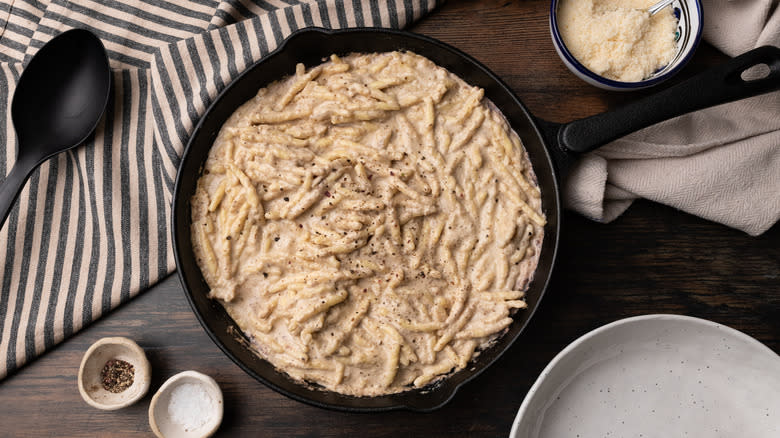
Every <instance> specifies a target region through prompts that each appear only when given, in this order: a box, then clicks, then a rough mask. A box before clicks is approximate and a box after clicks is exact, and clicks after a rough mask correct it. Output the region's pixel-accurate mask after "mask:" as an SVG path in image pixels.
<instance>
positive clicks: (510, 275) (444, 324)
mask: <svg viewBox="0 0 780 438" xmlns="http://www.w3.org/2000/svg"><path fill="white" fill-rule="evenodd" d="M544 224H545V216H544V214H543V213H542V207H541V200H540V192H539V188H538V186H537V184H536V177H535V175H534V172H533V169H532V168H531V165H530V162H529V161H528V158H527V155H526V152H525V151H524V149H523V147H522V145H521V143H520V139H519V138H518V136H517V135H516V134H515V133H514V132H513V131H512V130H511V128H510V127H509V126H508V125H507V123H506V121H505V119H504V118H503V116H502V115H501V114H500V113H499V112H498V111H497V110H496V109H495V108H494V107H493V106H492V105H491V104H490V103H489V102H488V101H487V99H485V98H484V97H483V90H482V89H479V88H476V87H472V86H469V85H468V84H466V83H465V82H464V81H463V80H461V79H460V78H458V77H457V76H455V75H453V74H451V73H450V72H448V71H447V70H445V69H443V68H441V67H438V66H436V65H435V64H434V63H433V62H431V61H430V60H428V59H426V58H424V57H421V56H419V55H416V54H413V53H409V52H403V53H402V52H390V53H378V54H353V55H349V56H347V57H344V58H339V57H337V56H335V55H334V56H332V57H331V58H330V60H329V61H328V62H325V63H323V64H321V65H318V66H316V67H313V68H310V69H306V68H305V67H304V66H303V65H301V64H299V65H298V67H297V69H296V72H295V74H294V75H292V76H290V77H288V78H286V79H284V80H281V81H279V82H275V83H273V84H271V85H269V86H268V87H266V88H263V89H261V90H260V91H259V92H258V94H257V96H256V97H255V98H254V99H252V100H250V101H249V102H247V103H245V104H244V105H243V106H241V107H240V108H239V109H238V110H236V112H235V113H234V114H233V115H232V116H231V117H230V119H229V120H228V121H227V122H226V123H225V125H224V126H223V128H222V130H221V131H220V133H219V135H218V137H217V139H216V141H215V143H214V146H213V147H212V149H211V151H210V153H209V157H208V160H207V162H206V164H205V166H204V169H203V174H202V176H201V178H200V180H199V182H198V187H197V190H196V193H195V195H194V196H193V198H192V230H191V234H192V242H193V248H194V250H195V255H196V258H197V261H198V264H199V266H200V268H201V271H202V273H203V276H204V278H205V279H206V281H207V283H208V284H209V287H210V289H211V291H210V296H211V297H212V298H214V299H217V300H219V302H220V303H221V304H222V305H223V306H224V307H225V309H226V310H227V312H228V313H229V314H230V315H231V317H232V318H233V319H234V320H235V321H236V323H237V324H238V326H239V327H240V328H241V329H242V330H243V331H244V333H245V334H246V335H247V336H248V337H249V338H250V339H251V340H252V342H253V344H254V346H255V347H256V349H257V351H258V353H259V354H260V355H261V356H262V357H263V358H265V359H266V360H268V361H270V362H271V363H272V364H273V365H274V366H275V367H277V368H278V369H279V370H282V371H284V372H285V373H287V374H288V375H290V376H291V377H292V378H294V379H296V380H299V381H304V382H308V383H312V384H316V385H319V386H322V387H324V388H327V389H329V390H332V391H336V392H339V393H344V394H350V395H356V396H375V395H380V394H388V393H395V392H400V391H404V390H407V389H410V388H415V387H422V386H424V385H426V384H429V383H431V382H433V381H435V380H437V379H440V378H443V377H445V376H447V375H448V374H450V373H452V372H454V371H457V370H460V369H463V368H465V367H466V366H467V364H468V362H469V360H470V359H471V358H472V357H473V356H474V355H475V354H478V352H479V351H480V350H481V349H483V348H485V347H486V346H488V345H489V344H490V343H491V342H493V341H494V340H495V339H496V338H497V337H498V336H500V334H501V333H502V332H504V331H505V329H506V328H507V327H508V326H509V325H510V324H511V323H512V315H513V313H514V312H515V311H516V309H522V308H524V307H525V306H526V304H525V301H524V291H525V290H526V289H527V287H528V284H529V282H530V281H531V278H532V276H533V272H534V269H535V267H536V264H537V260H538V254H539V249H540V246H541V242H542V238H543V227H544Z"/></svg>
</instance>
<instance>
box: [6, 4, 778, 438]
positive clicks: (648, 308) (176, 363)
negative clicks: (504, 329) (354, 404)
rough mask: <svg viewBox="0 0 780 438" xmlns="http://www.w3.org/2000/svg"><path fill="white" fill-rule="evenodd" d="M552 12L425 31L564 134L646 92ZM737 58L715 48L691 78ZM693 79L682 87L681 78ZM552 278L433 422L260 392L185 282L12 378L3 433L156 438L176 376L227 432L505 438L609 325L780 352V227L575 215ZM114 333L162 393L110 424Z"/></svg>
mask: <svg viewBox="0 0 780 438" xmlns="http://www.w3.org/2000/svg"><path fill="white" fill-rule="evenodd" d="M548 8H549V0H523V1H507V0H504V1H491V0H481V1H452V0H451V1H450V2H449V3H447V4H445V5H444V6H442V7H440V8H439V9H438V10H436V11H435V12H434V13H433V14H431V15H430V16H428V17H427V18H425V19H424V20H422V21H421V22H420V23H418V24H417V25H416V26H415V27H414V28H413V29H412V30H414V31H416V32H419V33H423V34H426V35H429V36H432V37H435V38H438V39H441V40H443V41H445V42H448V43H450V44H452V45H454V46H456V47H458V48H460V49H462V50H464V51H465V52H467V53H469V54H471V55H473V56H475V57H476V58H478V59H479V60H480V61H482V62H483V63H484V64H486V65H487V66H488V67H489V68H491V69H492V70H493V71H494V72H495V73H497V74H498V75H499V76H500V77H502V78H503V79H504V80H505V81H506V82H507V83H508V84H509V85H510V86H511V87H512V88H513V89H514V90H515V92H516V93H517V94H518V96H519V97H520V99H521V100H522V101H524V103H525V104H526V105H527V106H528V108H529V109H530V111H531V112H532V113H533V114H535V115H537V116H539V117H542V118H545V119H548V120H551V121H557V122H566V121H570V120H573V119H576V118H580V117H585V116H588V115H591V114H595V113H598V112H601V111H604V110H606V109H608V108H610V107H614V106H615V105H618V104H620V102H624V101H629V100H632V99H636V98H637V97H638V96H640V95H641V94H642V93H639V94H636V93H635V94H616V93H609V92H605V91H601V90H598V89H595V88H593V87H590V86H588V85H586V84H584V83H583V82H581V81H580V80H579V79H576V78H575V77H574V76H573V75H572V74H571V73H569V71H568V70H566V68H565V67H564V66H563V64H562V63H561V61H560V60H559V58H558V56H557V55H556V54H555V51H554V49H553V46H552V43H551V42H550V37H549V33H548V28H547V13H548ZM723 59H725V58H724V57H723V55H721V54H719V53H718V52H717V51H716V50H715V49H713V48H711V47H709V46H707V45H703V46H701V47H700V48H699V50H698V51H697V54H696V55H695V57H694V58H693V60H692V62H691V64H690V65H689V66H688V68H686V69H685V71H684V72H683V73H681V75H680V77H681V78H682V77H686V76H690V75H691V74H692V73H694V72H696V71H699V70H701V69H702V68H704V67H706V66H708V65H711V64H713V63H715V62H718V61H721V60H723ZM679 79H680V78H677V79H676V80H673V82H676V81H679ZM563 224H564V232H563V234H562V240H561V242H562V243H561V247H560V255H559V258H558V264H557V266H556V270H555V273H554V279H553V281H552V283H551V285H550V287H549V289H548V292H547V295H546V296H545V299H544V301H543V302H542V303H541V306H540V308H539V311H538V312H537V314H536V316H535V317H534V318H533V319H532V321H531V323H530V325H529V326H528V328H527V330H526V331H525V332H524V333H523V334H522V335H521V336H520V338H519V339H518V340H517V342H516V343H515V345H514V346H513V347H512V348H511V349H510V350H509V351H508V352H507V353H506V354H505V355H504V356H503V357H502V358H501V359H500V360H499V361H498V362H497V363H495V364H494V365H493V366H492V367H491V368H489V369H488V370H487V371H486V372H485V373H483V374H482V375H481V376H480V377H479V378H478V379H476V380H475V381H473V382H471V383H469V384H467V385H466V386H465V387H463V388H462V389H461V391H460V392H459V393H458V394H457V395H456V396H455V398H454V399H453V400H452V401H451V402H450V403H449V404H448V405H446V406H445V407H443V408H442V409H440V410H437V411H434V412H432V413H426V414H422V413H412V412H390V413H380V414H351V413H341V412H333V411H328V410H323V409H320V408H315V407H311V406H308V405H305V404H302V403H299V402H296V401H293V400H290V399H288V398H286V397H284V396H282V395H280V394H277V393H276V392H274V391H272V390H270V389H268V388H266V387H265V386H263V385H262V384H260V383H258V382H256V381H254V380H253V379H252V378H250V377H249V376H248V375H246V374H245V373H244V372H243V371H241V369H240V368H239V367H238V366H236V365H235V364H234V363H233V362H231V361H230V360H229V359H228V358H227V357H226V356H224V355H223V354H222V352H221V351H220V350H219V349H218V348H217V347H216V345H214V344H213V343H212V341H211V340H210V339H209V338H208V336H207V335H206V333H205V332H204V330H203V329H202V328H201V327H200V325H199V324H198V322H197V320H196V319H195V316H194V314H193V313H192V311H191V310H190V307H189V305H188V303H187V302H186V300H185V297H184V293H183V292H182V290H181V287H180V285H179V282H178V278H177V277H176V276H175V275H172V276H170V277H168V278H167V279H166V280H164V281H163V282H161V283H160V284H158V285H157V286H156V287H153V288H152V289H150V290H148V291H146V292H144V293H142V294H141V295H140V296H139V297H137V298H136V299H134V300H132V301H131V302H130V303H128V304H126V305H124V306H122V307H121V308H120V309H118V310H116V311H114V312H113V313H111V314H109V315H108V316H106V317H104V318H103V319H102V320H100V321H98V322H96V323H94V324H92V325H91V326H90V327H88V328H87V329H85V330H83V331H82V332H80V333H78V334H77V335H76V336H74V337H72V338H71V339H69V340H67V341H66V342H64V343H62V344H61V345H60V346H58V347H56V348H55V349H54V350H52V351H51V352H49V353H47V354H45V355H44V356H43V357H41V358H39V359H38V360H36V361H34V362H33V363H32V364H30V365H28V366H26V367H24V368H22V369H21V370H20V371H18V372H17V373H15V374H14V375H12V376H10V377H9V378H7V379H5V380H4V381H3V382H0V425H2V426H0V436H16V437H22V436H36V437H37V436H56V437H66V436H74V437H76V436H77V437H82V436H150V435H151V429H150V427H149V424H148V419H147V409H148V406H149V401H150V399H151V395H152V394H153V393H154V391H155V390H156V389H157V388H159V386H160V385H161V383H162V382H163V381H164V380H165V379H167V378H168V377H170V376H172V375H173V374H175V373H177V372H179V371H183V370H188V369H194V370H198V371H201V372H204V373H206V374H209V375H211V376H213V377H214V378H215V379H216V380H217V382H219V384H220V385H221V387H222V390H223V392H224V396H225V409H226V411H225V418H224V421H223V423H222V427H221V428H220V430H219V432H218V433H217V436H224V437H234V436H269V437H277V436H279V437H286V436H305V437H319V436H322V437H337V436H350V437H352V436H356V437H363V436H371V437H373V436H377V437H379V436H408V437H422V436H424V437H437V436H448V437H449V436H470V437H482V436H484V437H498V436H507V435H508V433H509V430H510V428H511V425H512V421H513V419H514V416H515V413H516V411H517V409H518V407H519V406H520V403H521V402H522V401H523V398H524V396H525V394H526V392H527V391H528V389H529V388H530V386H531V385H532V384H533V382H534V380H535V379H536V377H537V376H538V375H539V372H540V371H541V370H542V369H543V368H544V366H545V365H546V364H547V363H548V362H549V360H550V359H552V358H553V356H555V354H557V353H558V352H559V351H560V350H561V349H563V348H564V347H565V346H566V345H567V344H568V343H569V342H571V341H573V340H574V339H576V338H577V337H579V336H581V335H583V334H585V333H586V332H588V331H590V330H592V329H594V328H596V327H598V326H600V325H603V324H605V323H608V322H611V321H614V320H617V319H621V318H625V317H629V316H635V315H642V314H651V313H675V314H685V315H691V316H696V317H701V318H707V319H711V320H714V321H717V322H719V323H722V324H726V325H728V326H731V327H733V328H736V329H738V330H741V331H743V332H745V333H747V334H748V335H750V336H753V337H755V338H757V339H758V340H759V341H761V342H764V343H765V344H766V345H768V346H769V347H770V348H771V349H772V350H774V351H775V352H779V351H780V286H779V284H780V281H779V280H778V274H779V273H780V227H778V226H775V227H774V228H772V229H771V230H769V231H768V232H767V233H765V234H764V235H762V236H760V237H758V238H753V237H749V236H748V235H746V234H744V233H742V232H739V231H736V230H732V229H729V228H726V227H724V226H722V225H718V224H715V223H711V222H707V221H705V220H702V219H699V218H696V217H693V216H690V215H687V214H685V213H682V212H679V211H676V210H674V209H671V208H668V207H664V206H661V205H658V204H653V203H650V202H646V201H640V202H637V203H635V204H634V205H633V206H632V207H631V208H630V209H629V210H628V212H627V213H626V214H625V215H623V216H622V217H620V218H619V219H618V220H616V221H615V222H613V223H611V224H607V225H604V224H597V223H593V222H591V221H588V220H586V219H584V218H583V217H581V216H578V215H576V214H573V213H566V214H565V215H564V217H563ZM104 336H127V337H130V338H132V339H135V340H136V341H137V342H138V343H139V344H140V345H141V346H142V347H143V348H144V349H145V350H146V352H147V354H148V356H149V359H150V361H151V363H152V366H153V367H154V372H153V381H152V388H151V390H150V392H149V394H148V395H147V396H146V397H145V398H144V399H143V400H141V401H140V402H138V403H137V404H135V405H133V406H131V407H129V408H126V409H123V410H121V411H116V412H103V411H99V410H97V409H94V408H92V407H89V406H88V405H87V404H86V403H84V401H82V400H81V398H80V396H79V394H78V391H77V388H76V373H77V371H78V367H79V362H80V360H81V357H82V354H83V353H84V351H86V349H87V348H88V347H89V345H90V344H91V343H93V342H94V341H96V340H97V339H99V338H101V337H104Z"/></svg>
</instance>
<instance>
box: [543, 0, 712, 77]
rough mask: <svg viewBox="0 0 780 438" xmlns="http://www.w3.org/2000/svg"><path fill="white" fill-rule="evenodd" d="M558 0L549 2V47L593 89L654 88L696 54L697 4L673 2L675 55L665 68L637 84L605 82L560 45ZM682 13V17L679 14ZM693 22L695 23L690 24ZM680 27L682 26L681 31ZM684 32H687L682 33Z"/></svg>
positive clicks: (699, 21)
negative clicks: (678, 21)
mask: <svg viewBox="0 0 780 438" xmlns="http://www.w3.org/2000/svg"><path fill="white" fill-rule="evenodd" d="M559 4H560V0H552V2H550V18H549V24H550V35H551V36H552V39H553V46H554V47H555V51H556V52H558V55H559V56H560V57H561V60H562V61H563V62H564V64H566V67H568V68H569V70H571V71H572V72H573V73H575V74H576V75H577V76H578V77H579V78H580V79H582V80H584V81H585V82H587V83H589V84H591V85H595V86H597V87H600V88H605V89H609V90H618V91H629V90H639V89H642V88H647V87H651V86H653V85H657V84H659V83H661V82H663V81H665V80H667V79H669V78H671V77H672V76H674V75H675V74H677V73H678V72H679V71H680V70H682V68H683V67H685V65H686V64H687V63H688V61H690V59H691V58H692V57H693V54H694V53H695V52H696V48H697V47H698V45H699V41H700V40H701V33H702V7H701V2H700V0H675V1H674V2H673V3H672V7H673V8H674V13H675V16H676V17H677V18H678V19H679V20H680V23H679V24H678V27H677V33H678V40H677V41H676V43H677V54H676V55H675V57H674V58H673V59H672V61H671V62H669V64H668V65H667V66H665V67H663V68H661V69H660V70H659V71H657V72H655V73H653V75H652V76H650V78H648V79H645V80H642V81H639V82H622V81H616V80H613V79H609V78H606V77H604V76H601V75H599V74H596V73H594V72H592V71H591V70H589V69H588V68H587V67H585V66H584V65H583V64H582V63H580V61H578V60H577V58H575V57H574V55H572V53H571V52H570V51H569V49H568V48H567V47H566V44H565V43H564V42H563V38H562V37H561V34H560V31H559V30H558V17H557V15H558V14H557V11H558V5H559ZM691 5H692V6H694V7H695V11H693V10H691V9H690V8H689V7H690V6H691ZM683 12H685V13H683ZM693 18H695V20H693ZM683 26H685V27H684V28H683ZM685 30H687V31H685Z"/></svg>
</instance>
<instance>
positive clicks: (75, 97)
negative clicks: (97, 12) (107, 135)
mask: <svg viewBox="0 0 780 438" xmlns="http://www.w3.org/2000/svg"><path fill="white" fill-rule="evenodd" d="M110 91H111V68H110V67H109V64H108V55H107V54H106V50H105V48H104V47H103V43H101V41H100V39H99V38H98V37H97V36H95V35H94V34H93V33H92V32H89V31H87V30H84V29H73V30H69V31H67V32H64V33H62V34H60V35H58V36H56V37H54V38H53V39H52V40H51V41H49V42H48V43H46V44H45V45H44V46H43V47H42V48H41V49H40V50H39V51H38V53H36V54H35V56H34V57H33V58H32V60H30V63H29V64H28V65H27V67H26V68H25V70H24V72H23V73H22V76H21V78H20V79H19V83H18V84H17V86H16V91H15V93H14V97H13V101H12V102H11V117H12V119H13V123H14V128H15V130H16V136H17V154H16V162H15V163H14V167H13V168H12V169H11V172H10V173H9V174H8V176H7V177H6V179H5V181H3V183H2V186H0V227H1V226H2V224H3V223H4V222H5V220H6V218H7V217H8V213H9V212H10V210H11V207H12V206H13V204H14V201H15V200H16V197H17V196H18V195H19V192H20V191H21V189H22V187H23V186H24V183H25V181H27V178H28V177H29V175H30V173H31V172H32V171H33V170H34V169H35V168H36V167H38V165H40V164H41V163H42V162H43V161H45V160H46V159H48V158H50V157H51V156H53V155H55V154H57V153H60V152H63V151H65V150H68V149H71V148H74V147H76V146H78V145H80V144H81V143H83V142H84V141H85V140H86V139H87V138H88V137H89V136H90V135H91V134H92V132H93V131H94V130H95V128H96V127H97V124H98V122H99V121H100V119H101V117H102V116H103V113H104V112H105V110H106V106H107V105H108V100H109V96H110Z"/></svg>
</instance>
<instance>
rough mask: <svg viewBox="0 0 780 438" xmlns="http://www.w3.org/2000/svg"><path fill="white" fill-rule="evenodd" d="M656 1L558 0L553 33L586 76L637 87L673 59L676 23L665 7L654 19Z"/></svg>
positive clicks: (670, 9) (669, 8) (670, 10)
mask: <svg viewBox="0 0 780 438" xmlns="http://www.w3.org/2000/svg"><path fill="white" fill-rule="evenodd" d="M656 1H657V0H563V1H562V2H561V4H560V7H559V9H558V28H559V30H560V32H561V37H562V38H563V41H564V43H565V44H566V47H567V48H568V49H569V51H570V52H571V54H572V55H574V57H575V58H577V60H578V61H580V63H582V64H583V65H584V66H585V67H587V68H588V69H589V70H591V71H592V72H594V73H596V74H598V75H600V76H604V77H606V78H609V79H613V80H618V81H622V82H639V81H641V80H643V79H645V78H647V77H648V76H650V75H651V74H653V72H655V71H656V70H658V69H660V68H662V67H664V66H666V65H667V64H668V63H669V62H670V61H671V60H672V58H673V57H674V54H675V51H676V47H675V29H676V27H677V19H676V18H675V17H674V14H673V13H672V8H671V7H666V8H664V9H663V10H662V11H660V12H658V13H657V14H655V15H654V16H652V17H651V16H650V14H649V13H648V12H647V8H648V7H650V6H652V5H653V4H654V3H655V2H656Z"/></svg>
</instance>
